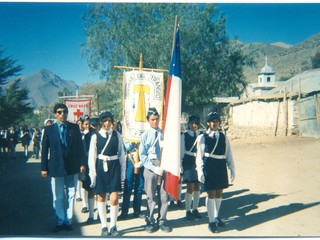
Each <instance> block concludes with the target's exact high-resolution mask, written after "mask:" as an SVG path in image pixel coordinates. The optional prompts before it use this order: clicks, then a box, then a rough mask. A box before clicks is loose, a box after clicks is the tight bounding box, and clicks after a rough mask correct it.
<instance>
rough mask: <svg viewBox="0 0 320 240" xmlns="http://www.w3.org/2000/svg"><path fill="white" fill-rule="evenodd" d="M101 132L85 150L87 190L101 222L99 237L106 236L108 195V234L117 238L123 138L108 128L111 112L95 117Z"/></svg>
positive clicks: (124, 166)
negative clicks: (94, 198) (92, 193)
mask: <svg viewBox="0 0 320 240" xmlns="http://www.w3.org/2000/svg"><path fill="white" fill-rule="evenodd" d="M99 122H100V124H101V129H100V130H99V131H98V132H97V133H96V134H94V135H92V137H91V142H90V148H89V176H90V179H91V187H92V188H95V194H96V195H97V205H98V213H99V217H100V221H101V227H102V231H101V236H107V235H108V234H109V232H108V228H107V219H106V198H107V194H110V205H111V207H110V235H111V236H118V235H119V232H118V230H117V227H116V223H117V217H118V212H119V192H120V191H121V181H124V179H125V170H126V162H125V155H124V149H123V139H122V136H121V134H120V133H119V132H117V131H116V130H113V129H112V124H113V122H114V117H113V114H112V113H111V112H102V113H101V114H100V115H99Z"/></svg>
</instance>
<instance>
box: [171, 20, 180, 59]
mask: <svg viewBox="0 0 320 240" xmlns="http://www.w3.org/2000/svg"><path fill="white" fill-rule="evenodd" d="M177 25H178V15H176V17H175V20H174V29H173V39H172V50H171V59H172V55H173V49H174V42H175V40H176V33H177Z"/></svg>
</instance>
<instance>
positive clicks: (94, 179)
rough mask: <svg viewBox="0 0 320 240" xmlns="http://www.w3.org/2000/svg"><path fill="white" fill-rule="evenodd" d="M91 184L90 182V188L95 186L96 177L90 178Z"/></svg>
mask: <svg viewBox="0 0 320 240" xmlns="http://www.w3.org/2000/svg"><path fill="white" fill-rule="evenodd" d="M90 179H91V184H90V188H95V187H96V178H91V177H90Z"/></svg>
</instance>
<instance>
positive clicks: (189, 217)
mask: <svg viewBox="0 0 320 240" xmlns="http://www.w3.org/2000/svg"><path fill="white" fill-rule="evenodd" d="M194 218H195V217H194V216H193V214H192V213H191V211H188V212H187V213H186V219H187V220H188V221H192V220H194Z"/></svg>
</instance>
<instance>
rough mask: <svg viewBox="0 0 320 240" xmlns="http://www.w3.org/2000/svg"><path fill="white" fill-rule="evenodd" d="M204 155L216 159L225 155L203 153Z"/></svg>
mask: <svg viewBox="0 0 320 240" xmlns="http://www.w3.org/2000/svg"><path fill="white" fill-rule="evenodd" d="M204 156H205V157H211V158H216V159H226V155H216V154H209V153H205V154H204Z"/></svg>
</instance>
